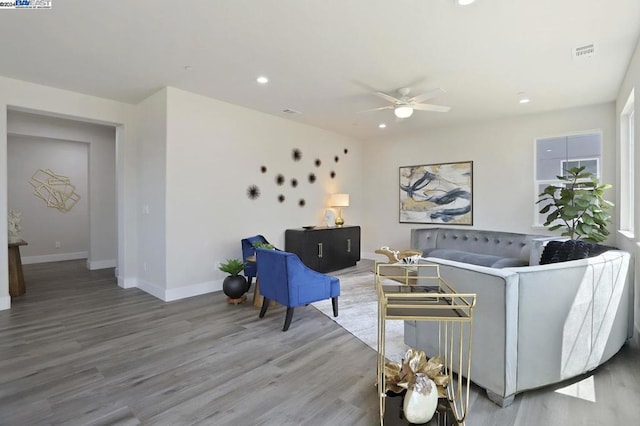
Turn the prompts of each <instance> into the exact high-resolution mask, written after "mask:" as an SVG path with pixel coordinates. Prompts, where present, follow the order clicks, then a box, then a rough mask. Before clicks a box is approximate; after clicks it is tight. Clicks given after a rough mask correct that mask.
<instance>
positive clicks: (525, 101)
mask: <svg viewBox="0 0 640 426" xmlns="http://www.w3.org/2000/svg"><path fill="white" fill-rule="evenodd" d="M518 102H520V103H521V104H528V103H529V102H531V99H529V97H528V96H527V94H526V93H524V92H520V93H518Z"/></svg>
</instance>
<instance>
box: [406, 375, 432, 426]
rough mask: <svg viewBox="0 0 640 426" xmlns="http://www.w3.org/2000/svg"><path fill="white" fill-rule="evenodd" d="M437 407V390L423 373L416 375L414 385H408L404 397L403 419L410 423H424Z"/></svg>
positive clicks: (429, 418)
mask: <svg viewBox="0 0 640 426" xmlns="http://www.w3.org/2000/svg"><path fill="white" fill-rule="evenodd" d="M437 407H438V388H437V386H436V384H435V383H434V381H433V380H431V379H430V378H429V377H427V375H426V374H424V373H416V375H415V383H412V384H410V385H409V388H408V390H407V393H406V395H405V396H404V403H403V406H402V408H403V410H404V417H405V418H406V419H407V420H408V421H409V422H410V423H416V424H422V423H426V422H428V421H429V420H431V418H432V417H433V413H435V412H436V408H437Z"/></svg>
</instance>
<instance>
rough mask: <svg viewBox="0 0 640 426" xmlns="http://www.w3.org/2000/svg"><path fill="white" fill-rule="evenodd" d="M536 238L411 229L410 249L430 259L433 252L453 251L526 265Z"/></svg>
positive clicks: (448, 230)
mask: <svg viewBox="0 0 640 426" xmlns="http://www.w3.org/2000/svg"><path fill="white" fill-rule="evenodd" d="M538 237H539V236H536V235H528V234H516V233H512V232H500V231H481V230H473V229H443V228H430V229H412V230H411V247H412V248H417V249H420V250H422V251H423V252H424V255H423V256H424V257H427V256H429V254H430V253H431V252H432V251H433V250H435V249H452V250H461V251H466V252H471V253H479V254H487V255H491V256H499V257H506V258H515V259H521V260H522V261H523V262H525V263H524V264H525V265H528V264H529V253H530V251H531V245H532V240H533V239H535V238H538Z"/></svg>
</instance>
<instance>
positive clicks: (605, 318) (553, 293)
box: [478, 251, 630, 391]
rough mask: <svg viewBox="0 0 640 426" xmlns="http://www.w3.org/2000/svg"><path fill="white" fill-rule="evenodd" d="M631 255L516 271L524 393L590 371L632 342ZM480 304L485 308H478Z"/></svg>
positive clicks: (607, 254)
mask: <svg viewBox="0 0 640 426" xmlns="http://www.w3.org/2000/svg"><path fill="white" fill-rule="evenodd" d="M628 264H629V254H628V253H625V252H621V251H608V252H605V253H603V254H601V255H598V256H595V257H591V258H587V259H580V260H573V261H568V262H560V263H553V264H548V265H539V266H529V267H523V268H514V269H513V270H514V271H515V270H517V272H518V274H519V276H520V279H519V306H520V308H519V319H518V323H519V340H518V351H519V356H518V391H522V390H526V389H530V388H535V387H539V386H543V385H545V384H549V383H555V382H558V381H561V380H564V379H567V378H570V377H574V376H576V375H579V374H582V373H584V372H587V371H590V370H592V369H594V368H595V367H597V366H598V365H600V364H602V363H603V362H604V361H606V360H607V359H609V358H610V357H611V356H613V355H614V354H615V353H616V352H617V351H618V350H619V349H620V347H621V346H622V344H623V343H624V342H625V340H626V339H627V336H628V323H629V314H630V313H629V303H628V298H629V294H630V293H629V285H628V283H627V270H628ZM478 303H479V302H478Z"/></svg>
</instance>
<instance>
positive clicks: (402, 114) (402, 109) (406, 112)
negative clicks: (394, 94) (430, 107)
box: [393, 105, 413, 118]
mask: <svg viewBox="0 0 640 426" xmlns="http://www.w3.org/2000/svg"><path fill="white" fill-rule="evenodd" d="M393 113H394V114H395V115H396V117H398V118H409V117H411V115H413V108H411V107H410V106H409V105H399V106H397V107H395V108H394V109H393Z"/></svg>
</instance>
